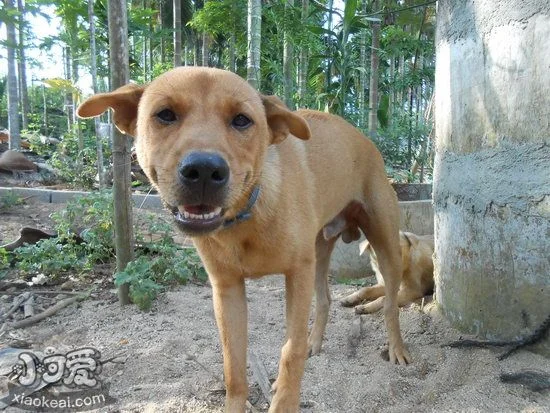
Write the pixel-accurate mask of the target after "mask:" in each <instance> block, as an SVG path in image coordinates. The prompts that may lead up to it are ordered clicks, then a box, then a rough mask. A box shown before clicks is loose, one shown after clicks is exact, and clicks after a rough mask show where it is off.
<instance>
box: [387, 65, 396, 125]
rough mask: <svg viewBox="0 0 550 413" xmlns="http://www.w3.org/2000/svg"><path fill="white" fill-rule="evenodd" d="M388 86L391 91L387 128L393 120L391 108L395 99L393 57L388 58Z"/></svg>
mask: <svg viewBox="0 0 550 413" xmlns="http://www.w3.org/2000/svg"><path fill="white" fill-rule="evenodd" d="M390 85H391V90H390V93H389V94H388V98H389V102H388V127H389V126H391V124H392V118H393V106H394V104H395V100H396V99H395V98H396V96H397V95H396V87H395V56H393V55H392V56H391V57H390Z"/></svg>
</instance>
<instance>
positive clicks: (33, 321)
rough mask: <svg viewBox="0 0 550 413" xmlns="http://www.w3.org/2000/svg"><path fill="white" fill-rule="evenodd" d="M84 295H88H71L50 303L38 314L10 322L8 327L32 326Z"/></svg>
mask: <svg viewBox="0 0 550 413" xmlns="http://www.w3.org/2000/svg"><path fill="white" fill-rule="evenodd" d="M86 297H88V295H79V296H75V297H71V298H66V299H64V300H61V301H60V302H58V303H57V304H55V305H52V306H51V307H49V308H48V309H46V310H44V311H42V312H41V313H39V314H36V315H34V316H32V317H29V318H26V319H24V320H21V321H17V322H15V323H12V324H10V327H11V328H14V329H17V328H25V327H29V326H32V325H33V324H36V323H38V322H39V321H42V320H44V319H45V318H47V317H49V316H51V315H54V314H55V313H57V312H58V311H59V310H61V309H62V308H65V307H67V306H68V305H71V304H73V303H76V302H77V301H80V300H83V299H85V298H86Z"/></svg>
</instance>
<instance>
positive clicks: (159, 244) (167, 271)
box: [0, 191, 206, 309]
mask: <svg viewBox="0 0 550 413" xmlns="http://www.w3.org/2000/svg"><path fill="white" fill-rule="evenodd" d="M112 217H113V197H112V193H111V192H108V191H103V192H98V193H92V194H90V195H88V196H85V197H80V198H76V199H74V200H71V201H70V202H68V203H67V206H66V208H64V209H63V210H61V211H59V212H56V213H54V214H52V220H53V221H54V226H55V230H56V232H57V237H55V238H50V239H43V240H40V241H39V242H38V243H36V244H34V245H26V246H23V247H20V248H18V249H17V250H16V251H15V256H16V261H17V269H18V270H20V271H22V272H23V273H26V274H30V275H34V274H39V273H42V274H45V275H48V276H49V277H50V278H51V279H53V280H55V279H56V278H58V277H59V276H60V275H62V274H64V273H69V272H70V273H73V274H77V275H78V274H81V275H83V274H87V273H90V272H91V271H93V268H94V265H96V264H97V263H104V262H112V261H113V258H114V228H113V221H112V219H113V218H112ZM135 232H136V240H137V246H138V248H137V250H136V255H137V257H136V259H135V260H134V261H132V262H131V263H129V264H128V266H127V267H126V269H125V271H123V272H120V273H117V274H115V284H116V285H120V284H123V283H128V284H129V286H130V298H131V299H132V301H133V302H134V303H136V304H137V305H138V306H139V307H140V308H142V309H149V308H150V306H151V303H152V301H153V300H154V298H155V297H156V295H157V294H158V293H159V292H160V291H161V290H162V289H163V288H164V287H165V286H169V285H174V284H183V283H185V282H187V280H189V279H199V280H206V272H205V270H204V268H203V266H202V264H201V261H200V259H199V257H198V255H197V254H196V252H195V250H194V248H182V247H180V246H178V245H176V244H175V243H174V241H173V239H172V235H171V234H172V227H171V225H170V224H169V223H168V222H166V221H165V220H163V219H161V218H159V217H157V216H156V215H154V214H149V215H147V217H146V219H145V222H144V228H143V229H140V227H138V228H136V231H135ZM6 259H7V258H6ZM2 260H3V255H2V250H0V272H1V270H2Z"/></svg>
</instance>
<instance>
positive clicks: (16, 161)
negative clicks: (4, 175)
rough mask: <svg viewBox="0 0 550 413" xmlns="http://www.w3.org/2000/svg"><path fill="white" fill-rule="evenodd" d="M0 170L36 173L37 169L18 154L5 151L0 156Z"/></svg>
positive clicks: (23, 156)
mask: <svg viewBox="0 0 550 413" xmlns="http://www.w3.org/2000/svg"><path fill="white" fill-rule="evenodd" d="M0 169H3V170H5V171H9V172H12V171H33V172H36V171H38V167H37V166H36V165H35V164H34V163H33V162H31V161H29V160H28V159H27V158H26V157H25V155H23V154H22V153H20V152H16V151H12V150H7V151H6V152H4V153H3V154H2V155H1V156H0Z"/></svg>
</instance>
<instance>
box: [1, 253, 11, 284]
mask: <svg viewBox="0 0 550 413" xmlns="http://www.w3.org/2000/svg"><path fill="white" fill-rule="evenodd" d="M9 267H10V253H9V252H8V251H6V249H5V248H0V279H2V278H4V277H5V276H6V273H7V270H8V269H9Z"/></svg>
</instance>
